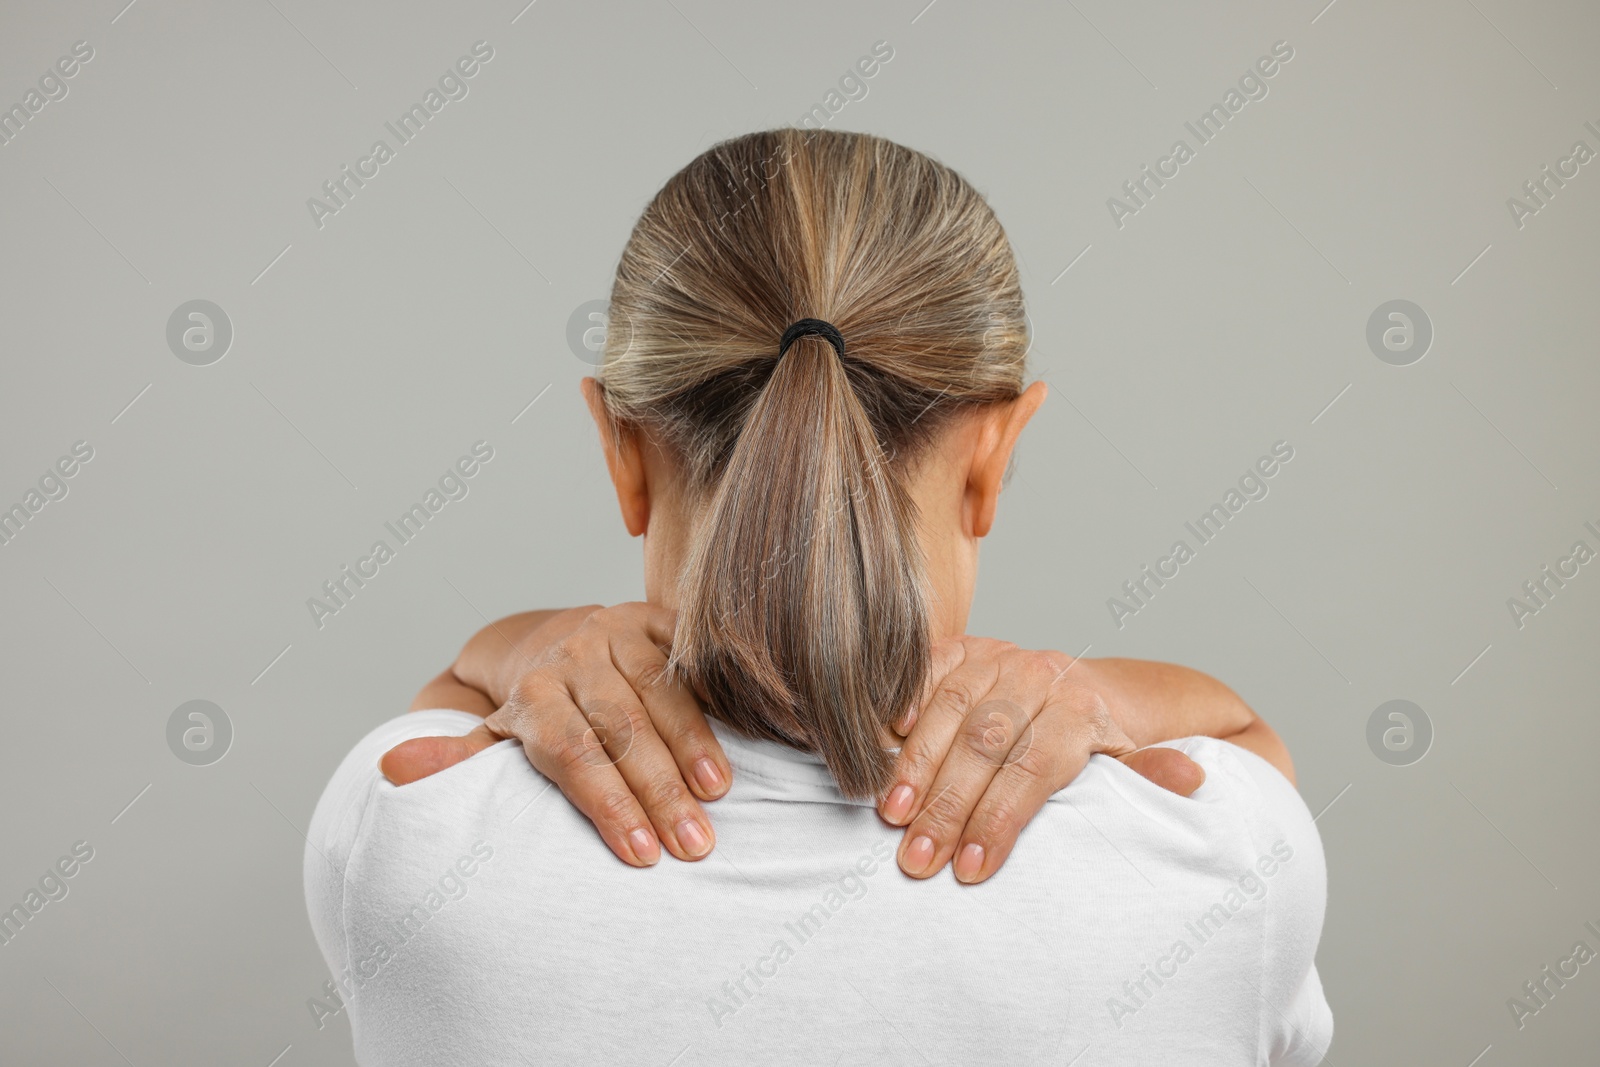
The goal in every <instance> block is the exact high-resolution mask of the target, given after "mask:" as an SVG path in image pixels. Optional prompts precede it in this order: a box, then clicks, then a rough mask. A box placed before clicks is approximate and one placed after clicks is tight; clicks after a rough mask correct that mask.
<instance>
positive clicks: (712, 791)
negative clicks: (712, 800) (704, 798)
mask: <svg viewBox="0 0 1600 1067" xmlns="http://www.w3.org/2000/svg"><path fill="white" fill-rule="evenodd" d="M694 777H695V781H697V782H699V783H700V788H701V789H703V790H705V791H706V793H707V794H708V795H710V796H716V795H717V794H719V793H721V792H722V772H721V771H719V770H718V769H717V765H716V764H715V763H712V762H711V759H710V758H709V757H707V756H701V757H700V758H699V759H698V760H696V761H695V764H694Z"/></svg>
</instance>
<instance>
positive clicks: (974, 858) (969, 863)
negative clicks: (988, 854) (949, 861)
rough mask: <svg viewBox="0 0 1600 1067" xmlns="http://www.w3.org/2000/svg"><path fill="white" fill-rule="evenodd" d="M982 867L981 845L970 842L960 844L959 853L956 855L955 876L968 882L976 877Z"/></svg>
mask: <svg viewBox="0 0 1600 1067" xmlns="http://www.w3.org/2000/svg"><path fill="white" fill-rule="evenodd" d="M982 869H983V846H982V845H979V844H976V843H971V844H966V845H962V846H961V855H959V856H957V857H956V878H957V879H959V880H960V881H963V882H970V881H972V880H973V879H974V878H977V877H978V872H979V871H981V870H982Z"/></svg>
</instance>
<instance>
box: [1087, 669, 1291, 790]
mask: <svg viewBox="0 0 1600 1067" xmlns="http://www.w3.org/2000/svg"><path fill="white" fill-rule="evenodd" d="M1084 667H1086V668H1088V670H1087V671H1086V672H1085V673H1086V675H1087V678H1086V679H1085V681H1088V682H1089V684H1093V685H1095V686H1096V687H1097V688H1098V689H1099V691H1100V692H1101V693H1102V695H1104V696H1105V698H1106V703H1107V705H1108V706H1109V708H1110V710H1111V714H1112V716H1113V718H1115V719H1116V720H1117V725H1119V726H1121V727H1122V730H1123V732H1124V733H1126V734H1127V735H1128V737H1129V738H1130V739H1131V740H1132V741H1133V743H1134V744H1136V745H1139V746H1140V747H1144V746H1146V745H1153V744H1155V743H1156V742H1158V741H1171V740H1173V739H1175V738H1179V737H1215V738H1217V739H1219V740H1223V741H1229V742H1231V743H1233V744H1236V745H1238V746H1239V747H1241V748H1247V749H1249V750H1250V751H1252V752H1254V753H1255V754H1256V755H1258V756H1260V757H1262V758H1263V759H1265V760H1266V761H1267V762H1269V763H1271V764H1272V765H1273V766H1274V767H1277V768H1278V770H1280V771H1282V772H1283V774H1284V776H1285V777H1287V778H1288V779H1289V780H1290V781H1291V782H1292V781H1294V764H1293V763H1292V762H1291V761H1290V759H1289V750H1288V749H1287V748H1285V747H1284V744H1283V741H1282V740H1281V739H1280V738H1279V737H1278V735H1277V733H1276V732H1275V731H1274V730H1273V729H1272V727H1270V726H1268V725H1267V723H1266V721H1265V720H1264V719H1262V718H1261V717H1260V716H1259V715H1257V714H1256V713H1255V712H1254V711H1252V710H1251V709H1250V706H1249V705H1248V704H1246V703H1245V702H1244V701H1243V700H1241V699H1240V698H1239V695H1238V694H1237V693H1235V692H1234V691H1233V690H1232V689H1229V688H1228V687H1227V686H1226V685H1223V684H1222V683H1221V682H1219V681H1217V680H1216V679H1215V678H1213V677H1211V676H1210V675H1208V674H1204V673H1202V672H1200V671H1196V670H1191V669H1189V668H1188V667H1180V666H1178V665H1177V664H1173V663H1154V662H1151V661H1149V660H1135V659H1092V660H1079V661H1078V662H1077V663H1076V664H1074V665H1073V668H1072V669H1073V671H1077V670H1078V669H1080V668H1084Z"/></svg>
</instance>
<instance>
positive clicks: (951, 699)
mask: <svg viewBox="0 0 1600 1067" xmlns="http://www.w3.org/2000/svg"><path fill="white" fill-rule="evenodd" d="M977 700H978V693H977V689H976V687H975V686H974V685H973V684H972V683H971V682H969V681H967V680H966V679H963V678H959V677H950V678H945V679H943V680H942V681H941V682H940V683H939V685H938V687H937V688H935V689H934V691H933V701H932V703H934V704H937V705H940V706H942V707H947V708H951V709H954V710H957V711H965V710H966V709H968V708H970V707H972V705H973V704H975V703H977Z"/></svg>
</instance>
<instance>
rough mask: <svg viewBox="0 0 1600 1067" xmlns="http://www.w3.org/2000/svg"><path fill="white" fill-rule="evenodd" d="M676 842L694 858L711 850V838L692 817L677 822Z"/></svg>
mask: <svg viewBox="0 0 1600 1067" xmlns="http://www.w3.org/2000/svg"><path fill="white" fill-rule="evenodd" d="M678 844H680V845H682V846H683V850H684V851H685V852H687V853H688V854H689V855H691V856H693V857H694V858H695V859H699V858H700V857H701V856H704V855H705V854H706V853H707V852H710V851H711V839H710V838H709V837H707V836H706V832H705V831H704V830H702V829H700V824H699V823H697V822H695V821H694V820H693V819H685V820H683V821H682V822H680V823H679V824H678Z"/></svg>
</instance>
